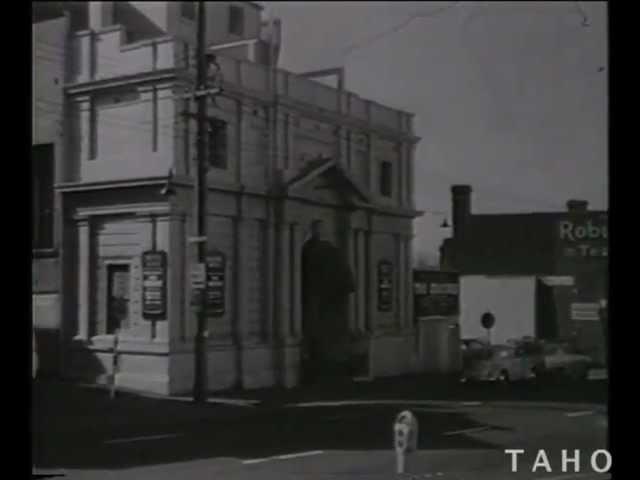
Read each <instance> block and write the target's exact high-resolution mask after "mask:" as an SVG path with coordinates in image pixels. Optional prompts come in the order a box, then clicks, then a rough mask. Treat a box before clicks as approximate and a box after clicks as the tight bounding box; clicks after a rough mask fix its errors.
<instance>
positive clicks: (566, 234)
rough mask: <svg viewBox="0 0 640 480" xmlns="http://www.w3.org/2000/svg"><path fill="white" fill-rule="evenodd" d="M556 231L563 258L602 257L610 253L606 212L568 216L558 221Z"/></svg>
mask: <svg viewBox="0 0 640 480" xmlns="http://www.w3.org/2000/svg"><path fill="white" fill-rule="evenodd" d="M556 232H557V233H556V238H557V239H558V241H559V248H560V256H561V257H563V258H570V259H576V260H577V259H595V258H600V259H602V258H606V257H608V255H609V240H608V218H607V215H605V214H598V215H584V216H581V217H580V218H571V217H569V218H566V219H565V220H562V221H559V222H558V223H557V226H556Z"/></svg>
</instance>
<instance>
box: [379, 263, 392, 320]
mask: <svg viewBox="0 0 640 480" xmlns="http://www.w3.org/2000/svg"><path fill="white" fill-rule="evenodd" d="M378 311H379V312H391V311H393V264H392V263H391V262H390V261H389V260H380V261H379V262H378Z"/></svg>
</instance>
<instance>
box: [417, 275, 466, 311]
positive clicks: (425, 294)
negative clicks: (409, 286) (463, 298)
mask: <svg viewBox="0 0 640 480" xmlns="http://www.w3.org/2000/svg"><path fill="white" fill-rule="evenodd" d="M413 298H414V314H415V315H416V317H427V316H448V315H457V314H458V313H459V306H458V305H459V298H460V282H459V279H458V274H457V273H452V272H439V271H429V270H414V272H413Z"/></svg>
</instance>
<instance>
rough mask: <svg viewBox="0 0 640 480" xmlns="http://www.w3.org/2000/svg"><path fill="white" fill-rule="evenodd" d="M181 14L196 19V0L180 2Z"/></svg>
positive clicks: (188, 18) (189, 18) (183, 16)
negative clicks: (194, 0) (193, 0)
mask: <svg viewBox="0 0 640 480" xmlns="http://www.w3.org/2000/svg"><path fill="white" fill-rule="evenodd" d="M180 16H181V17H182V18H186V19H187V20H195V19H196V4H195V2H180Z"/></svg>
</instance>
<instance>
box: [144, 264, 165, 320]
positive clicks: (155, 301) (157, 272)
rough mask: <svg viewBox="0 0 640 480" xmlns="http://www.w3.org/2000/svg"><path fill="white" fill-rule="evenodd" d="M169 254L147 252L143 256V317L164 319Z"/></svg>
mask: <svg viewBox="0 0 640 480" xmlns="http://www.w3.org/2000/svg"><path fill="white" fill-rule="evenodd" d="M166 297H167V253H166V252H163V251H159V252H158V251H147V252H144V253H143V254H142V316H143V318H145V319H155V318H162V317H164V316H165V314H166V306H167V298H166Z"/></svg>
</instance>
